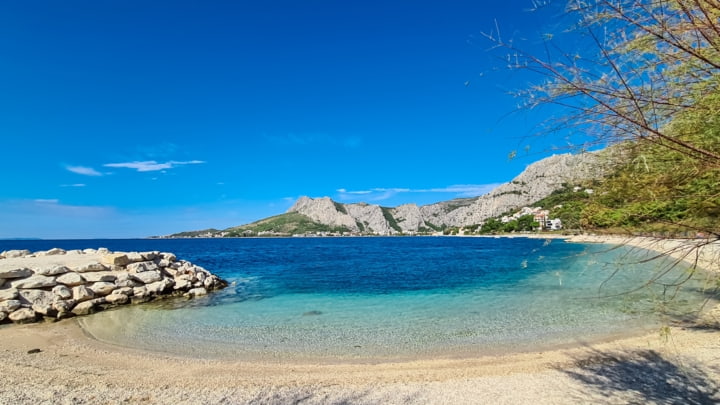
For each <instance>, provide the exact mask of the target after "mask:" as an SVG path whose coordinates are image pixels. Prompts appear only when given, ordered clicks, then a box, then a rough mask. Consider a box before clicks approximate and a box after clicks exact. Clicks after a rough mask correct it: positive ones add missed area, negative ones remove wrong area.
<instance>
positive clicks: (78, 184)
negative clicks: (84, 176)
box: [60, 183, 87, 187]
mask: <svg viewBox="0 0 720 405" xmlns="http://www.w3.org/2000/svg"><path fill="white" fill-rule="evenodd" d="M86 185H87V184H85V183H75V184H61V185H60V187H85V186H86Z"/></svg>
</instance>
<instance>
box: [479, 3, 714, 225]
mask: <svg viewBox="0 0 720 405" xmlns="http://www.w3.org/2000/svg"><path fill="white" fill-rule="evenodd" d="M566 12H567V16H568V17H569V18H568V19H569V20H570V21H572V23H571V24H569V25H570V27H569V29H568V30H567V31H563V32H559V33H557V34H554V35H547V36H546V37H545V40H544V52H543V55H542V56H540V55H537V54H533V53H529V52H525V51H523V50H522V49H521V45H522V44H519V43H516V41H505V40H503V38H502V37H501V35H500V30H499V29H496V30H495V31H494V32H492V33H490V34H487V35H486V36H487V37H488V38H489V39H490V40H491V41H493V43H494V44H495V45H496V46H497V48H496V51H498V50H499V51H500V52H502V53H503V55H504V56H505V60H507V61H508V64H509V67H510V68H512V69H522V70H525V71H529V72H533V73H535V74H537V75H539V80H538V83H537V85H535V86H531V87H530V88H528V89H525V90H522V91H520V92H519V93H518V95H519V96H520V97H521V98H522V100H523V103H524V107H526V108H535V107H539V106H542V105H553V106H556V107H558V106H559V107H561V110H562V113H561V114H560V115H559V116H556V117H554V118H552V119H551V120H549V121H548V122H547V126H548V128H547V129H548V130H560V131H566V132H569V131H570V130H574V131H577V132H579V133H580V134H582V135H583V136H588V135H590V138H589V139H590V141H585V142H584V146H583V148H587V147H592V146H606V145H613V144H621V145H622V146H621V148H624V151H623V152H622V153H617V154H616V155H615V157H616V158H619V159H616V160H614V161H611V162H609V163H612V164H614V165H615V167H616V172H615V173H614V174H613V175H612V176H610V177H609V178H607V179H606V181H604V185H603V186H602V187H601V188H602V189H603V191H604V193H603V194H602V195H601V196H599V198H597V199H594V201H593V203H592V204H591V206H592V209H589V210H588V211H587V212H586V215H585V218H584V222H585V225H588V226H590V225H596V226H597V225H601V224H603V223H604V224H605V225H607V226H612V224H618V223H628V222H634V223H642V222H645V221H648V220H653V219H656V220H657V219H660V220H662V221H666V222H668V223H672V224H674V225H679V226H685V227H687V228H688V229H690V230H693V231H698V232H701V233H710V234H715V235H718V234H719V233H718V232H720V229H719V228H720V225H719V224H718V221H717V220H713V218H717V214H718V210H719V209H720V197H719V195H718V194H719V193H720V191H719V190H720V121H718V114H719V113H720V2H718V1H717V0H668V1H655V0H587V1H578V0H575V1H570V2H569V3H568V6H567V9H566ZM568 39H571V40H572V43H574V44H576V45H577V46H578V49H577V50H575V49H573V50H569V51H568V50H566V49H564V48H563V46H562V45H563V44H567V43H570V41H568ZM586 139H587V138H586ZM593 210H594V211H593ZM622 210H625V211H626V214H628V216H627V217H626V218H620V216H623V215H622V213H621V212H620V211H622ZM603 216H605V220H603ZM689 219H690V220H689Z"/></svg>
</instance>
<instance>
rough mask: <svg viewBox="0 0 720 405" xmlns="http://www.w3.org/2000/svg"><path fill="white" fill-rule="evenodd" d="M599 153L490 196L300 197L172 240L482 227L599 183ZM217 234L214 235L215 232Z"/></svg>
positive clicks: (561, 160) (541, 169) (556, 163)
mask: <svg viewBox="0 0 720 405" xmlns="http://www.w3.org/2000/svg"><path fill="white" fill-rule="evenodd" d="M599 160H600V158H599V156H598V154H597V153H593V152H588V153H583V154H576V155H573V154H561V155H554V156H551V157H548V158H545V159H542V160H540V161H537V162H535V163H533V164H530V165H529V166H528V167H527V168H526V169H525V170H524V171H523V172H522V173H520V175H518V176H517V177H515V178H514V179H513V180H512V181H510V182H508V183H505V184H502V185H500V186H499V187H497V188H495V189H494V190H493V191H491V192H490V193H488V194H485V195H482V196H479V197H474V198H459V199H454V200H449V201H443V202H438V203H435V204H430V205H424V206H420V207H419V206H417V205H415V204H404V205H400V206H397V207H383V206H380V205H375V204H367V203H355V204H342V203H339V202H336V201H333V200H332V199H330V198H329V197H322V198H310V197H300V198H299V199H298V200H297V201H296V202H295V204H293V206H292V207H290V209H289V210H288V211H287V212H286V213H284V214H280V215H276V216H274V217H270V218H266V219H263V220H260V221H256V222H253V223H251V224H247V225H241V226H236V227H231V228H228V229H225V230H224V231H217V232H215V233H214V234H212V235H209V234H208V231H201V232H183V233H180V234H174V235H170V236H168V237H193V236H202V237H208V236H216V237H217V236H256V235H259V236H281V235H296V234H318V233H320V234H343V233H345V234H347V233H350V234H374V235H397V234H413V233H428V232H433V231H437V230H440V229H444V228H446V227H462V226H470V225H476V224H481V223H483V222H484V221H485V220H486V219H488V218H492V217H496V216H499V215H501V214H503V213H506V212H508V211H511V210H515V209H518V208H520V207H523V206H526V205H530V204H533V203H535V202H537V201H539V200H541V199H543V198H545V197H547V196H548V195H550V194H551V193H552V192H553V191H555V190H558V189H560V188H562V187H563V185H565V184H578V183H581V182H584V181H587V180H592V179H598V178H601V177H602V176H603V175H604V173H603V171H602V169H601V165H599V164H598V163H599ZM212 231H215V230H212Z"/></svg>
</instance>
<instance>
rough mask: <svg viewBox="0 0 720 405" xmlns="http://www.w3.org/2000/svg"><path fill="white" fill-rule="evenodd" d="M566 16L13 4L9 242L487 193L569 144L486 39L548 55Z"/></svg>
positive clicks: (2, 198)
mask: <svg viewBox="0 0 720 405" xmlns="http://www.w3.org/2000/svg"><path fill="white" fill-rule="evenodd" d="M561 11H562V5H561V4H557V3H552V2H550V1H548V0H545V2H543V3H541V2H540V1H539V0H535V1H532V0H506V1H502V2H500V1H477V0H475V1H454V0H448V1H374V0H364V1H355V0H347V1H318V0H307V1H275V0H268V1H242V0H238V1H182V0H179V1H144V0H143V1H136V0H115V1H113V0H87V1H79V0H78V1H76V0H68V1H62V2H60V1H55V0H37V1H35V0H5V1H2V2H0V145H1V149H0V150H2V159H0V173H2V176H1V179H2V181H1V183H0V238H46V239H63V238H79V239H82V238H132V237H146V236H151V235H165V234H170V233H174V232H180V231H187V230H198V229H206V228H211V227H212V228H218V229H224V228H227V227H230V226H236V225H241V224H245V223H249V222H252V221H255V220H258V219H261V218H264V217H268V216H272V215H277V214H281V213H283V212H285V211H286V210H287V209H288V208H289V207H290V206H291V205H292V204H293V202H294V201H295V200H296V199H297V198H298V197H300V196H310V197H323V196H328V197H331V198H333V199H334V200H336V201H340V202H345V203H352V202H361V201H364V202H367V203H372V204H380V205H383V206H396V205H399V204H404V203H416V204H418V205H423V204H429V203H433V202H437V201H443V200H448V199H452V198H458V197H471V196H477V195H481V194H484V193H487V192H489V191H490V190H491V189H492V188H493V187H495V186H496V185H498V184H500V183H503V182H507V181H510V180H511V179H512V178H513V177H515V176H516V175H518V174H519V173H520V172H521V171H522V170H523V169H524V168H525V167H526V166H527V165H528V164H530V163H532V162H533V161H536V160H538V159H540V158H542V157H544V156H548V155H550V154H552V153H556V152H555V151H554V150H553V149H554V147H556V146H558V144H559V145H560V146H562V145H561V144H562V140H561V139H560V138H553V137H550V138H538V137H534V136H533V133H534V132H535V131H536V129H537V126H538V124H539V122H540V121H541V120H542V117H541V116H540V114H539V113H536V112H533V111H520V112H518V111H517V106H518V104H519V102H520V101H519V100H518V99H517V98H516V97H514V96H512V94H510V93H511V92H512V91H514V90H517V89H522V88H525V87H527V86H529V85H530V84H531V80H533V79H532V78H531V77H529V76H528V75H527V73H525V72H522V71H517V70H511V69H508V68H507V66H506V65H507V62H506V61H505V60H504V59H503V54H502V51H501V52H498V51H497V49H493V44H492V43H491V41H489V40H488V39H487V38H486V37H485V36H484V35H483V34H489V33H492V34H493V35H497V30H498V28H499V30H500V33H501V35H502V36H503V38H504V39H507V38H513V39H515V40H517V41H518V42H521V43H522V44H523V46H524V47H525V48H526V49H529V50H533V49H541V47H542V40H541V39H540V38H542V35H543V34H544V33H545V32H546V31H548V30H552V29H553V27H552V24H553V22H554V21H557V19H558V18H559V16H560V14H561ZM506 56H507V55H506ZM528 147H529V149H528ZM513 150H518V151H521V152H519V153H518V157H517V158H515V159H509V158H508V154H509V153H510V152H511V151H513ZM528 151H530V152H528Z"/></svg>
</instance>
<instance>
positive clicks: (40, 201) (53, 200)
mask: <svg viewBox="0 0 720 405" xmlns="http://www.w3.org/2000/svg"><path fill="white" fill-rule="evenodd" d="M33 201H34V202H36V203H37V204H50V205H56V204H58V203H59V202H60V200H58V199H57V198H36V199H34V200H33Z"/></svg>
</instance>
